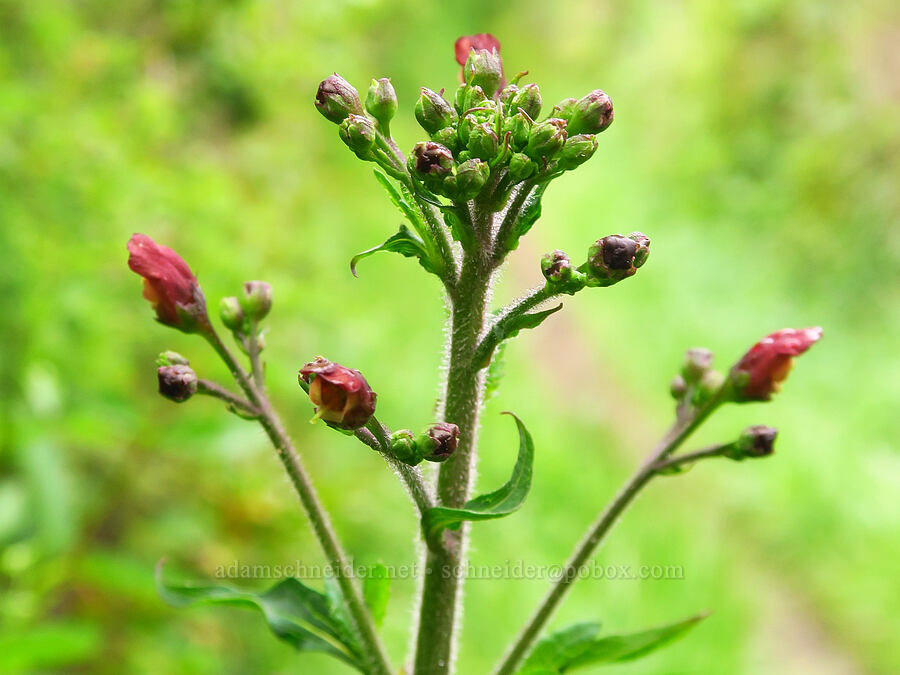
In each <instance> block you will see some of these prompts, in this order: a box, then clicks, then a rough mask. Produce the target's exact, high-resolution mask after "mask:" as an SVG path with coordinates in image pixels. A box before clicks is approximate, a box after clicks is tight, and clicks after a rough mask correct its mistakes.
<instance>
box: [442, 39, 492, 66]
mask: <svg viewBox="0 0 900 675" xmlns="http://www.w3.org/2000/svg"><path fill="white" fill-rule="evenodd" d="M453 47H454V49H455V50H456V62H457V63H458V64H459V65H461V66H464V65H466V59H467V58H469V52H470V51H471V50H473V49H474V50H476V51H477V50H479V49H485V50H487V51H489V52H497V53H498V54H499V53H500V41H499V40H498V39H497V38H495V37H494V36H493V35H491V34H490V33H478V34H477V35H463V36H462V37H461V38H458V39H457V40H456V44H455V45H453Z"/></svg>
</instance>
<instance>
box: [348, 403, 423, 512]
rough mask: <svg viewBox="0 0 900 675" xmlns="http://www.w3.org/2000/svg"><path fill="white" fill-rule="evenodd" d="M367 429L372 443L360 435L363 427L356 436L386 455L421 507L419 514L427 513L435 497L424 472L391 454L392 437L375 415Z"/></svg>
mask: <svg viewBox="0 0 900 675" xmlns="http://www.w3.org/2000/svg"><path fill="white" fill-rule="evenodd" d="M365 430H366V431H368V432H369V435H370V436H371V438H372V442H371V443H370V442H369V441H368V440H366V439H365V438H364V437H362V436H361V435H360V433H359V432H360V431H363V430H362V429H360V430H358V431H357V434H356V437H357V438H359V439H360V440H361V441H362V442H363V443H365V444H366V445H368V446H369V447H371V448H372V449H373V450H376V451H378V452H379V453H381V456H382V457H384V461H386V462H387V463H388V465H389V466H390V467H391V468H392V469H393V470H394V471H395V472H396V473H397V474H398V475H399V476H400V478H401V479H402V480H403V482H404V483H405V484H406V489H407V491H408V492H409V496H410V497H411V498H412V500H413V503H414V504H415V505H416V507H417V508H418V509H419V514H420V515H425V512H426V511H427V510H428V509H430V508H432V507H433V506H434V498H433V497H432V496H431V493H430V492H429V490H428V487H427V486H426V485H425V480H424V479H423V478H422V473H421V472H420V471H419V470H418V469H417V468H416V467H414V466H410V465H409V464H404V463H403V462H401V461H400V460H399V459H397V458H396V457H394V455H392V454H391V439H390V436H389V434H388V432H387V430H386V429H385V428H384V426H383V425H382V424H381V422H379V421H378V420H376V419H375V418H374V417H373V418H372V419H371V420H369V423H368V424H367V425H366V429H365Z"/></svg>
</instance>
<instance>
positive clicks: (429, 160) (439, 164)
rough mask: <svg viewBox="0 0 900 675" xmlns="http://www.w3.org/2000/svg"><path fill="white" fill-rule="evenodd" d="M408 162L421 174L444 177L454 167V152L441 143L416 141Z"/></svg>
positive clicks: (413, 169) (411, 167)
mask: <svg viewBox="0 0 900 675" xmlns="http://www.w3.org/2000/svg"><path fill="white" fill-rule="evenodd" d="M408 164H409V165H410V166H409V168H410V170H412V171H414V172H415V173H417V174H419V175H420V176H423V177H424V176H431V177H438V178H443V177H444V176H448V175H450V172H451V170H452V169H453V153H452V152H450V150H448V149H447V148H445V147H444V146H443V145H441V144H440V143H435V142H433V141H423V142H419V143H416V146H415V147H414V148H413V151H412V154H410V156H409V160H408Z"/></svg>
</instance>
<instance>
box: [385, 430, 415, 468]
mask: <svg viewBox="0 0 900 675" xmlns="http://www.w3.org/2000/svg"><path fill="white" fill-rule="evenodd" d="M391 454H392V455H393V456H394V457H396V458H397V459H399V460H400V461H401V462H403V463H404V464H409V465H410V466H415V465H416V464H418V463H419V462H421V461H422V455H421V454H420V453H419V451H418V448H417V447H416V438H415V436H413V434H412V432H411V431H410V430H409V429H400V430H399V431H395V432H394V433H392V434H391Z"/></svg>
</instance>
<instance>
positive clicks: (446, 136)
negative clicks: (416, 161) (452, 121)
mask: <svg viewBox="0 0 900 675" xmlns="http://www.w3.org/2000/svg"><path fill="white" fill-rule="evenodd" d="M431 140H433V141H434V142H435V143H440V144H441V145H443V146H444V147H446V148H447V149H448V150H450V152H456V150H457V149H458V148H459V136H458V135H457V133H456V129H455V128H454V127H444V128H443V129H440V130H438V131H436V132H434V133H433V134H431Z"/></svg>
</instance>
